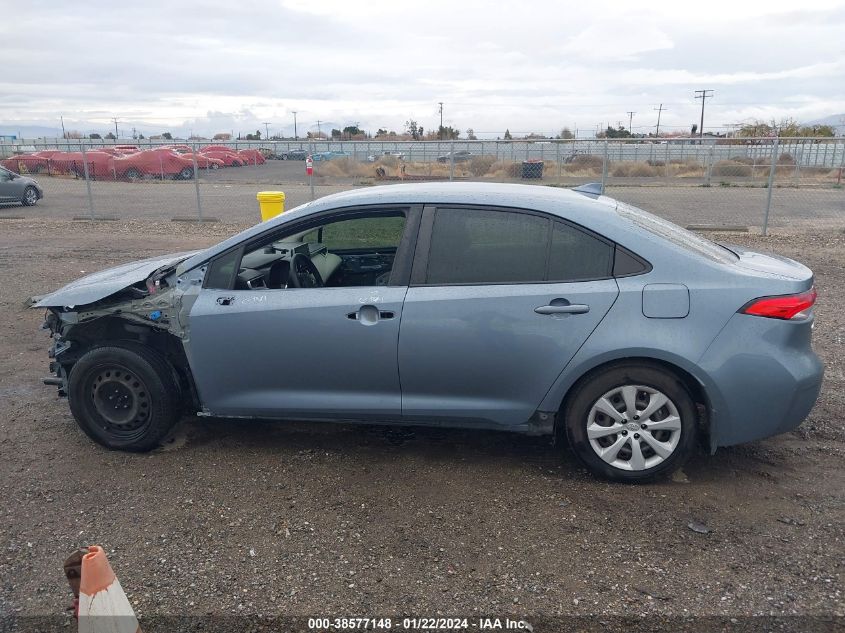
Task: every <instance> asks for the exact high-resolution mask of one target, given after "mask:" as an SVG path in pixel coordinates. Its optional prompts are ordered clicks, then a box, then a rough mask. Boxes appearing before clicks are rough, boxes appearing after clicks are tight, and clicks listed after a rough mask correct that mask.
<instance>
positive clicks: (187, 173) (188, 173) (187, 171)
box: [179, 167, 194, 180]
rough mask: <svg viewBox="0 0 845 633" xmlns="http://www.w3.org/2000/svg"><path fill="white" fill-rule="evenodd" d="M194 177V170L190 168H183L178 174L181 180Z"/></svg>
mask: <svg viewBox="0 0 845 633" xmlns="http://www.w3.org/2000/svg"><path fill="white" fill-rule="evenodd" d="M193 177H194V169H193V168H192V167H183V168H182V170H181V171H180V172H179V178H181V179H182V180H190V179H191V178H193Z"/></svg>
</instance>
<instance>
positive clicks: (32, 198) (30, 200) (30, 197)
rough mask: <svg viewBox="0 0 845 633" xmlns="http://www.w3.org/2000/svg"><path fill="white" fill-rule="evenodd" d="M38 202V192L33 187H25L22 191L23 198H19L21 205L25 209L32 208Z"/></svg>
mask: <svg viewBox="0 0 845 633" xmlns="http://www.w3.org/2000/svg"><path fill="white" fill-rule="evenodd" d="M37 202H38V191H36V189H35V187H27V188H26V189H24V191H23V197H22V198H21V204H22V205H23V206H25V207H32V206H35V204H36V203H37Z"/></svg>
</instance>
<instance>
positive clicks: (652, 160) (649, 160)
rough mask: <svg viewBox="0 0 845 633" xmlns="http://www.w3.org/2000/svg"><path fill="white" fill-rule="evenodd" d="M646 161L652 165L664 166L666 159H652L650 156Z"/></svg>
mask: <svg viewBox="0 0 845 633" xmlns="http://www.w3.org/2000/svg"><path fill="white" fill-rule="evenodd" d="M646 162H647V163H648V164H649V165H651V166H652V167H666V161H665V160H654V159H651V158H650V159H648V160H647V161H646Z"/></svg>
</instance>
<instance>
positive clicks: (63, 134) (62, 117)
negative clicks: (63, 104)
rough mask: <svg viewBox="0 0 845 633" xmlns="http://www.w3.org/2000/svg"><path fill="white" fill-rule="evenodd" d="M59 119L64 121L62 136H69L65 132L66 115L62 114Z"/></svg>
mask: <svg viewBox="0 0 845 633" xmlns="http://www.w3.org/2000/svg"><path fill="white" fill-rule="evenodd" d="M59 120H60V121H61V122H62V138H67V134H65V117H64V116H60V117H59Z"/></svg>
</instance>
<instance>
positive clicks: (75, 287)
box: [32, 251, 199, 308]
mask: <svg viewBox="0 0 845 633" xmlns="http://www.w3.org/2000/svg"><path fill="white" fill-rule="evenodd" d="M198 252H199V251H188V252H184V253H173V254H171V255H161V256H159V257H151V258H149V259H141V260H138V261H135V262H130V263H128V264H123V265H121V266H115V267H114V268H107V269H106V270H101V271H100V272H97V273H93V274H91V275H86V276H85V277H80V278H79V279H77V280H76V281H72V282H70V283H69V284H68V285H66V286H65V287H63V288H59V289H58V290H56V291H55V292H51V293H50V294H47V295H43V296H40V297H33V298H32V307H34V308H51V307H53V308H58V307H66V308H73V307H74V306H81V305H86V304H89V303H94V302H95V301H99V300H100V299H105V298H106V297H108V296H109V295H113V294H114V293H115V292H118V291H120V290H123V289H124V288H126V287H127V286H131V285H132V284H136V283H138V282H139V281H143V280H145V279H146V278H147V277H149V276H150V275H152V274H153V273H154V272H155V271H157V270H158V269H160V268H166V267H168V266H173V265H175V264H178V263H179V262H181V261H183V260H185V259H187V258H188V257H190V256H191V255H195V254H196V253H198Z"/></svg>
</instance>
